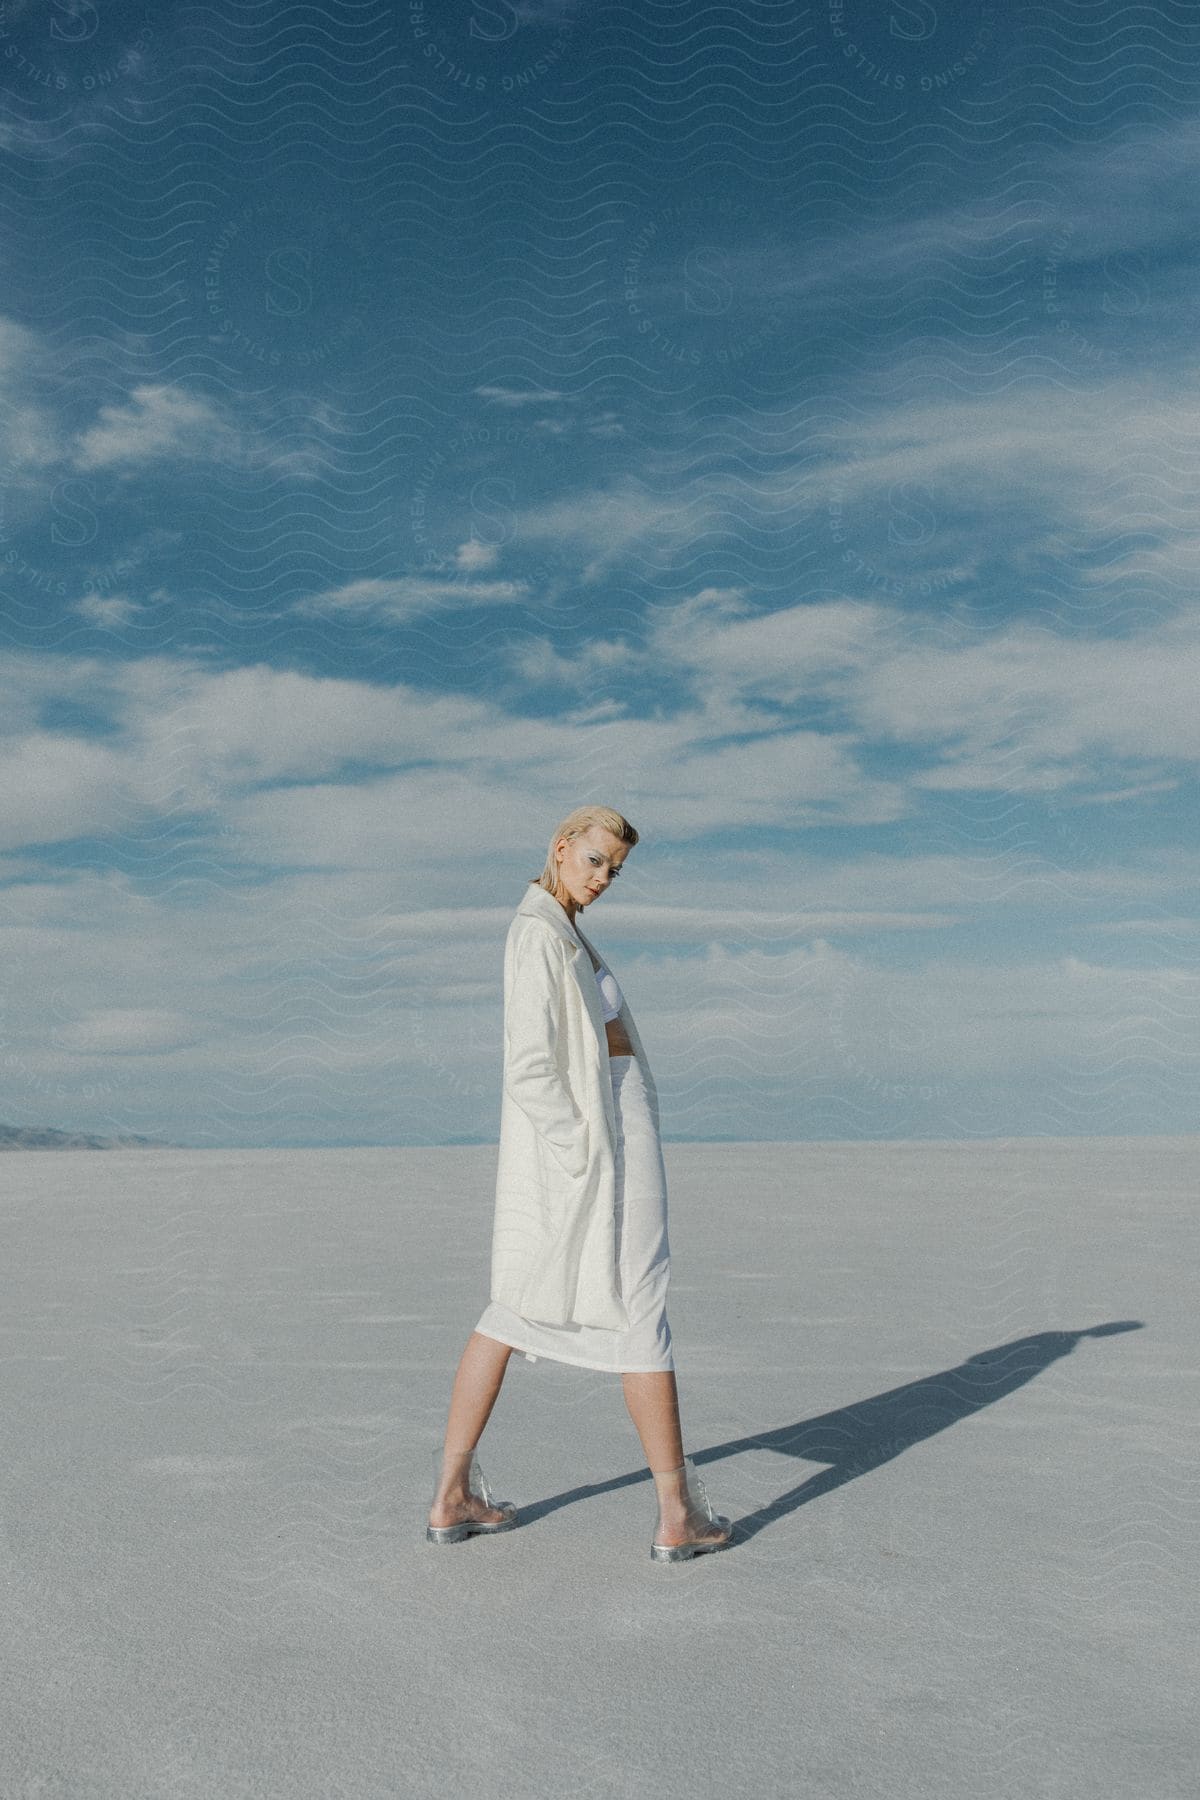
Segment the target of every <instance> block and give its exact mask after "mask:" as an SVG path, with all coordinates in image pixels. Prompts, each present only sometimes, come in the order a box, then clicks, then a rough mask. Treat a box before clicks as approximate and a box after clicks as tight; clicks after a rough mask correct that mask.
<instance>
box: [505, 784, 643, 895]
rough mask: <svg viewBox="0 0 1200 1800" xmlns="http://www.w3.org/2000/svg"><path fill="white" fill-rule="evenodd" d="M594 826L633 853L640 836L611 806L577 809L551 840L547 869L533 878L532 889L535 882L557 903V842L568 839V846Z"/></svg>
mask: <svg viewBox="0 0 1200 1800" xmlns="http://www.w3.org/2000/svg"><path fill="white" fill-rule="evenodd" d="M593 825H599V826H600V828H601V830H602V831H608V832H611V834H612V836H613V837H615V838H620V840H621V842H622V843H623V844H628V845H629V847H630V849H632V848H633V846H634V844H636V843H637V841H638V834H637V832H636V831H635V830H634V829H633V826H632V825H631V824H630V823H629V820H628V819H626V818H624V817H623V816H622V814H621V813H619V812H616V811H615V810H614V809H613V808H612V807H611V806H577V807H576V808H575V810H574V812H569V813H568V814H567V816H566V818H565V819H563V820H561V821H560V822H559V824H558V825H556V826H555V829H554V835H553V837H552V838H551V839H550V848H549V849H548V850H547V852H546V866H545V868H544V869H543V870H542V872H541V874H540V875H531V876H530V885H531V886H532V885H533V883H534V882H536V883H537V885H538V886H539V887H544V888H545V890H546V892H547V893H548V894H553V895H554V898H555V899H556V900H557V899H558V863H557V862H556V861H555V858H554V851H555V847H556V845H557V844H558V840H559V839H560V838H566V839H567V841H568V843H569V842H570V840H571V839H572V838H577V837H582V836H583V834H584V832H585V831H590V830H591V828H592V826H593Z"/></svg>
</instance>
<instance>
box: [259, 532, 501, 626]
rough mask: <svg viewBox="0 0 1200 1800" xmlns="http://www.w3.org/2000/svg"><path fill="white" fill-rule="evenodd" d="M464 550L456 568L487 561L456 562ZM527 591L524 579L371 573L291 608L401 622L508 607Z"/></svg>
mask: <svg viewBox="0 0 1200 1800" xmlns="http://www.w3.org/2000/svg"><path fill="white" fill-rule="evenodd" d="M481 548H482V546H481ZM466 549H467V546H465V545H464V546H460V552H459V556H456V559H455V560H456V562H458V563H459V566H460V567H462V568H463V569H464V570H467V571H470V570H471V569H472V568H473V567H480V568H482V567H485V566H487V565H486V564H485V563H484V562H478V563H473V562H472V555H473V553H471V552H470V551H468V555H467V557H466V559H465V560H464V561H460V560H459V557H460V556H461V552H462V551H463V550H466ZM528 591H529V589H528V586H527V584H526V583H525V582H523V581H442V580H439V579H438V578H437V577H436V576H434V577H431V576H427V575H397V576H394V577H392V578H390V579H388V578H384V577H371V578H368V579H366V580H363V581H350V582H347V583H346V584H345V585H344V586H343V587H337V588H327V589H326V590H325V591H324V592H323V593H320V594H311V595H309V596H307V597H306V598H305V599H303V600H298V601H297V602H296V604H295V606H294V608H293V609H292V610H293V611H294V612H297V613H301V614H309V615H313V616H318V617H320V616H324V615H328V614H330V613H338V612H345V613H354V612H365V613H375V614H377V615H378V616H379V617H380V618H386V619H390V620H392V621H393V622H397V623H399V622H403V621H404V620H406V619H416V618H420V617H421V616H422V615H423V614H426V613H431V612H450V611H453V610H455V609H461V608H462V607H467V606H512V605H515V604H516V603H517V602H518V601H520V600H522V599H523V598H524V597H525V595H526V594H527V593H528Z"/></svg>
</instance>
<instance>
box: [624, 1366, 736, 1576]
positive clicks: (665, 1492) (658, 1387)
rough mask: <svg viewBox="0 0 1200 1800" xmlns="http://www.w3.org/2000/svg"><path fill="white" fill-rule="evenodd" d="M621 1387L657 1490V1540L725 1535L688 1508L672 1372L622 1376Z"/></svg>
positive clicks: (678, 1541) (674, 1541) (669, 1541)
mask: <svg viewBox="0 0 1200 1800" xmlns="http://www.w3.org/2000/svg"><path fill="white" fill-rule="evenodd" d="M621 1388H622V1391H623V1392H624V1395H625V1404H626V1406H627V1407H628V1408H629V1416H630V1417H631V1419H632V1420H633V1422H634V1424H635V1425H636V1426H637V1432H638V1436H639V1437H640V1438H641V1440H642V1449H643V1450H644V1451H645V1453H646V1461H647V1463H648V1464H649V1465H650V1473H651V1474H652V1475H653V1477H654V1486H655V1490H656V1492H657V1494H658V1513H659V1519H658V1529H657V1531H656V1533H655V1541H656V1542H657V1543H660V1544H683V1543H690V1542H692V1541H694V1540H696V1539H701V1540H703V1539H706V1538H716V1537H723V1536H725V1533H724V1532H719V1531H717V1530H716V1528H715V1527H714V1526H712V1525H710V1524H709V1522H708V1520H707V1518H702V1517H697V1516H696V1515H695V1514H694V1513H693V1512H692V1510H691V1505H690V1502H689V1499H688V1491H687V1476H686V1473H685V1471H684V1465H683V1433H682V1430H681V1428H680V1424H679V1391H678V1389H677V1387H676V1385H675V1371H674V1370H673V1369H668V1370H666V1371H665V1372H664V1373H663V1374H653V1375H622V1377H621Z"/></svg>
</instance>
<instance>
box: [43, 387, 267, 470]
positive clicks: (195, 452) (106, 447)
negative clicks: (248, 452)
mask: <svg viewBox="0 0 1200 1800" xmlns="http://www.w3.org/2000/svg"><path fill="white" fill-rule="evenodd" d="M240 447H241V437H240V434H239V433H238V432H237V431H236V430H235V429H234V428H233V426H232V425H231V424H230V423H229V422H228V420H226V419H225V417H224V416H223V415H222V413H221V412H220V410H219V409H218V408H217V407H216V406H214V405H213V403H212V402H211V401H210V400H207V399H205V398H204V397H203V396H202V395H198V394H189V393H187V392H186V391H185V390H184V389H182V388H179V387H173V386H170V385H169V384H166V383H159V382H142V383H140V384H139V385H138V386H136V387H135V388H134V389H133V390H132V394H131V396H130V400H129V402H128V403H126V404H123V405H108V406H102V407H101V408H100V413H99V418H98V421H97V423H96V424H94V425H91V426H89V428H88V429H87V430H86V431H84V432H82V433H81V434H80V436H79V439H78V441H77V443H76V446H75V465H76V467H77V468H81V469H102V468H110V467H113V466H114V465H121V464H139V463H148V462H161V461H163V460H170V459H176V458H183V457H187V458H191V457H212V456H217V455H220V454H221V453H222V452H223V451H224V452H229V451H235V450H240Z"/></svg>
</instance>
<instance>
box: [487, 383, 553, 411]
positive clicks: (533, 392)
mask: <svg viewBox="0 0 1200 1800" xmlns="http://www.w3.org/2000/svg"><path fill="white" fill-rule="evenodd" d="M475 392H476V393H477V394H478V395H479V397H480V399H481V400H490V401H491V402H492V404H493V405H494V406H504V407H509V408H516V407H520V406H549V405H550V403H551V402H552V401H555V400H566V399H567V398H568V396H567V395H566V394H564V393H561V392H560V391H559V390H558V389H557V388H514V387H505V386H503V385H502V384H493V385H491V386H488V387H477V388H476V389H475Z"/></svg>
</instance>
